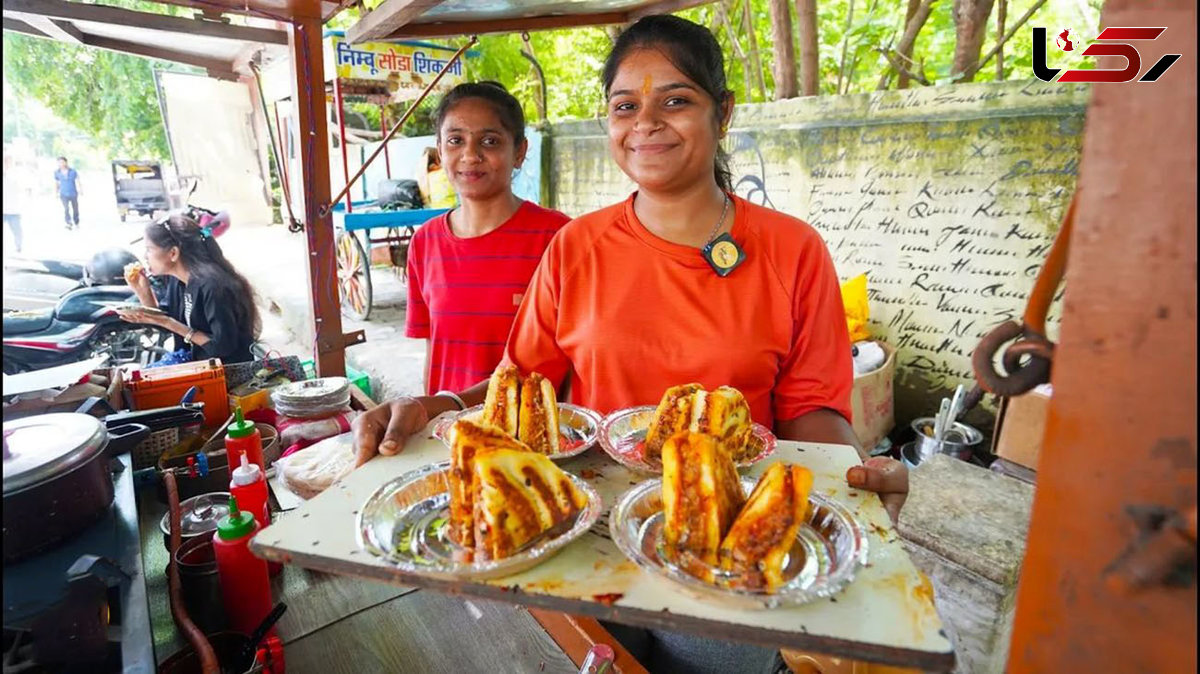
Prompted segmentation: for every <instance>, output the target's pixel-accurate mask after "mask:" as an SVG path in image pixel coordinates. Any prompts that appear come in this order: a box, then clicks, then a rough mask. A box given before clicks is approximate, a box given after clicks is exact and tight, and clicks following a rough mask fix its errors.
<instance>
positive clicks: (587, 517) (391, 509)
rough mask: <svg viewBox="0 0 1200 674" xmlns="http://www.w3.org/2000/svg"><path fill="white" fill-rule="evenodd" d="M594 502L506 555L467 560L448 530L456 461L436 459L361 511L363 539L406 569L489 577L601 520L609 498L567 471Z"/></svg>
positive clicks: (526, 562)
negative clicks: (563, 528) (561, 529)
mask: <svg viewBox="0 0 1200 674" xmlns="http://www.w3.org/2000/svg"><path fill="white" fill-rule="evenodd" d="M567 475H568V476H569V477H570V478H571V481H572V482H574V483H575V486H576V487H578V488H579V490H580V491H582V492H583V493H584V494H586V495H587V499H588V503H587V506H586V507H585V508H584V509H583V511H582V512H580V513H579V515H578V516H577V517H576V519H575V522H574V523H573V524H572V525H571V528H570V529H569V530H568V531H567V532H566V533H563V534H561V535H558V536H552V537H550V538H547V539H546V540H544V541H541V542H539V543H536V544H535V545H534V546H533V547H530V548H528V549H526V550H523V551H522V552H520V553H518V554H516V555H513V556H512V557H506V558H504V559H497V560H490V561H485V562H473V563H469V562H463V561H461V559H460V558H461V554H460V552H461V549H460V548H458V547H457V546H456V545H455V544H454V543H452V542H451V541H450V540H449V538H448V537H447V535H446V531H447V528H448V526H447V525H448V523H449V521H450V484H449V478H450V462H449V461H442V462H440V463H435V464H430V465H428V466H425V467H424V468H418V469H417V470H414V471H411V472H409V473H406V474H404V475H402V476H400V477H398V478H396V479H395V480H392V481H391V482H388V483H387V484H385V485H383V486H382V487H380V488H379V489H377V490H376V491H375V493H374V494H372V495H371V497H370V498H368V499H367V502H366V504H365V505H363V507H362V509H361V510H360V511H359V515H358V521H357V528H358V544H359V546H360V547H362V548H363V549H364V550H366V551H367V552H369V553H371V554H373V555H375V556H377V557H381V558H383V559H385V560H387V562H388V563H390V564H393V565H395V566H397V567H399V568H400V569H403V570H404V571H408V572H410V573H417V574H421V575H425V576H431V577H434V578H440V579H443V580H488V579H491V578H501V577H504V576H510V575H512V574H514V573H520V572H521V571H525V570H526V569H529V568H532V567H534V566H536V565H538V564H539V563H541V562H542V561H544V560H546V559H547V558H549V557H551V556H552V555H554V553H556V552H558V551H559V550H561V549H562V548H563V547H564V546H566V545H567V544H568V543H570V542H571V541H573V540H575V539H576V538H579V537H580V536H582V535H583V534H584V532H586V531H587V530H588V529H590V528H591V527H592V525H593V524H595V523H596V520H597V519H599V517H600V512H601V510H602V508H603V503H602V502H601V501H600V495H599V494H598V493H597V492H596V490H595V489H593V488H592V486H591V485H590V484H588V483H587V482H585V481H584V480H583V479H582V478H580V477H577V476H575V475H571V474H570V473H567Z"/></svg>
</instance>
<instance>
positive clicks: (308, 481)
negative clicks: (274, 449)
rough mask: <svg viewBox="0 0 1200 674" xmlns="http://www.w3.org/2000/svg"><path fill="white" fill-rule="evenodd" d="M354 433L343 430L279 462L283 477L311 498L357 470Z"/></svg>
mask: <svg viewBox="0 0 1200 674" xmlns="http://www.w3.org/2000/svg"><path fill="white" fill-rule="evenodd" d="M354 462H355V456H354V434H353V433H343V434H341V435H336V436H334V437H332V438H327V439H325V440H322V441H321V442H318V443H316V444H315V445H312V446H311V447H306V448H304V449H302V450H300V451H298V452H296V453H294V454H290V455H288V456H285V457H283V458H282V459H279V460H278V461H276V462H275V470H276V471H277V472H278V473H279V479H280V480H282V481H283V485H284V486H285V487H287V488H288V489H289V490H291V491H292V493H294V494H296V495H297V496H299V497H300V498H302V499H305V500H307V499H310V498H312V497H314V496H316V495H317V494H320V493H321V492H323V491H325V490H326V489H328V488H329V487H330V485H332V484H333V483H335V482H337V481H338V480H340V479H342V478H343V477H345V476H346V475H348V474H349V473H350V471H352V470H354Z"/></svg>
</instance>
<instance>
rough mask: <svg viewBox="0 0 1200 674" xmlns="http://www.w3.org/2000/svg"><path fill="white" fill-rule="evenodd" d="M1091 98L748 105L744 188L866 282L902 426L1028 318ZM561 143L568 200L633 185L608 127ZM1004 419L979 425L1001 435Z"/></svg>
mask: <svg viewBox="0 0 1200 674" xmlns="http://www.w3.org/2000/svg"><path fill="white" fill-rule="evenodd" d="M1088 91H1089V90H1088V88H1087V87H1086V86H1083V85H1060V84H1045V83H1042V82H1039V81H1032V82H1030V81H1021V82H1005V83H999V84H967V85H959V86H954V87H928V88H920V89H909V90H904V91H890V92H880V93H875V94H864V95H856V96H839V97H833V96H826V97H816V98H807V99H794V100H789V101H780V102H775V103H768V104H759V105H746V106H739V107H738V108H737V110H736V112H735V114H734V118H733V125H732V128H731V130H730V137H729V139H728V141H727V145H726V147H727V149H728V150H729V152H730V154H731V167H732V169H733V175H734V182H735V189H736V191H737V193H738V194H739V195H741V196H743V197H746V198H748V199H750V200H752V201H754V202H756V203H760V204H765V205H767V206H771V207H773V208H776V209H778V210H781V211H784V212H786V213H790V214H792V215H795V216H797V217H799V218H802V219H804V220H806V221H807V222H809V223H810V224H812V225H813V226H814V227H816V228H817V230H818V231H820V232H821V234H822V236H823V237H824V239H825V242H826V244H827V245H828V246H829V249H830V251H831V253H832V255H833V258H834V261H835V263H836V264H837V268H838V273H839V275H840V276H841V277H842V279H843V280H845V279H847V278H850V277H852V276H855V275H857V274H860V273H863V272H865V273H866V274H867V277H868V293H869V297H870V310H871V326H870V327H871V329H872V334H873V336H874V337H877V338H880V339H883V340H885V341H888V342H890V343H891V344H892V345H894V346H895V347H897V363H896V365H897V373H896V380H895V384H896V389H895V390H896V394H895V395H896V421H897V423H904V422H906V421H907V420H909V419H911V418H914V417H917V416H923V415H926V414H933V413H934V412H936V408H937V401H938V399H940V398H941V397H943V396H946V395H949V393H950V392H952V391H953V389H954V387H955V386H956V385H958V384H959V383H964V384H966V385H967V386H968V387H970V386H971V385H972V384H973V375H972V371H971V362H970V360H971V352H972V350H973V349H974V347H975V345H976V344H977V343H978V341H979V339H980V338H981V337H982V336H983V335H984V334H985V333H986V332H987V331H988V330H989V329H990V328H991V327H993V326H994V325H996V324H997V323H999V322H1002V321H1005V320H1009V319H1012V318H1017V319H1018V320H1019V317H1020V315H1021V312H1022V311H1023V309H1024V304H1025V298H1026V296H1027V294H1028V292H1029V291H1030V290H1031V289H1032V287H1033V281H1034V277H1035V276H1036V274H1037V270H1038V269H1039V267H1040V264H1041V262H1042V260H1043V259H1044V257H1045V255H1046V252H1047V251H1048V250H1049V247H1050V244H1051V243H1052V242H1053V240H1054V235H1055V233H1056V232H1057V230H1058V227H1059V225H1060V223H1061V220H1062V217H1063V214H1064V213H1065V211H1066V206H1067V204H1068V202H1069V200H1070V196H1071V192H1072V190H1073V189H1074V185H1075V180H1076V176H1077V174H1078V168H1079V154H1080V143H1081V139H1082V131H1083V121H1084V109H1085V106H1086V104H1087V98H1088ZM550 135H551V136H552V141H551V143H550V148H549V150H548V152H549V157H548V159H547V163H548V169H549V170H548V173H549V175H551V176H552V184H551V192H552V203H553V205H554V207H556V208H558V209H559V210H562V211H564V212H565V213H567V214H569V215H579V214H582V213H585V212H587V211H590V210H593V209H596V208H599V207H601V206H605V205H608V204H611V203H613V202H616V201H619V200H621V199H623V198H625V197H626V196H628V194H629V193H630V191H632V189H633V185H632V183H631V182H630V181H629V180H628V178H626V177H625V175H624V174H623V173H621V171H620V169H619V168H617V166H616V164H615V163H614V162H613V161H612V160H611V159H610V158H609V155H608V149H607V138H606V136H605V132H604V128H603V124H602V122H600V121H596V120H589V121H577V122H567V123H562V124H557V125H555V126H554V127H553V128H552V130H551V134H550ZM1056 313H1057V312H1056V311H1054V312H1052V316H1051V321H1050V324H1051V327H1050V330H1051V335H1052V336H1053V334H1054V331H1055V326H1056V324H1057V320H1056ZM985 405H990V401H989V402H988V403H985ZM990 412H991V410H990V407H985V408H984V409H981V410H979V411H977V413H976V414H975V415H973V416H970V417H968V421H970V422H971V423H974V424H977V425H979V426H980V427H981V429H983V430H985V431H990V428H991V427H990V418H989V417H990V416H991V414H990Z"/></svg>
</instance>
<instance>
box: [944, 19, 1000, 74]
mask: <svg viewBox="0 0 1200 674" xmlns="http://www.w3.org/2000/svg"><path fill="white" fill-rule="evenodd" d="M994 2H995V0H954V33H955V44H954V66H953V67H952V68H951V69H950V76H951V77H956V78H957V80H956V81H958V82H970V81H971V80H972V79H974V78H975V68H976V66H978V65H979V52H980V50H981V49H982V48H983V39H984V38H985V37H986V36H987V19H988V16H989V15H991V13H992V4H993V3H994Z"/></svg>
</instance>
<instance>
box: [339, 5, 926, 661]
mask: <svg viewBox="0 0 1200 674" xmlns="http://www.w3.org/2000/svg"><path fill="white" fill-rule="evenodd" d="M724 65H725V64H724V58H723V56H722V54H721V50H720V47H719V45H718V43H717V41H716V39H715V38H714V37H713V35H712V34H711V33H710V32H709V31H708V30H707V29H705V28H704V27H702V26H698V25H696V24H694V23H691V22H689V21H686V20H683V19H680V18H678V17H673V16H649V17H646V18H643V19H641V20H639V21H638V22H637V23H635V24H633V25H632V26H630V27H629V29H627V30H626V31H625V32H623V33H622V34H621V36H620V38H619V39H618V40H617V42H616V44H615V45H614V47H613V51H612V53H611V54H610V55H609V57H608V60H607V62H606V64H605V67H604V70H603V75H602V77H603V86H604V93H605V95H606V98H607V101H608V139H609V151H610V153H611V154H612V156H613V159H614V160H615V161H616V162H617V164H618V165H619V166H620V167H621V170H622V171H624V173H625V174H626V175H627V176H629V178H630V179H631V180H633V182H634V183H636V185H637V191H636V192H634V193H633V194H632V195H630V196H629V198H627V199H626V200H624V201H623V202H621V203H618V204H614V205H612V206H609V207H607V208H604V209H601V210H599V211H596V212H593V213H589V214H587V215H584V216H582V217H579V218H577V219H575V220H573V221H571V222H570V223H568V224H567V225H566V226H565V227H564V228H563V229H562V230H561V231H560V232H559V233H558V234H557V235H556V236H555V237H554V240H553V241H551V242H550V247H549V248H548V249H547V251H546V255H545V256H544V257H543V258H542V260H541V263H540V264H539V266H538V269H537V271H536V272H535V273H534V276H533V280H532V281H531V282H530V287H529V290H528V292H527V293H526V296H525V298H524V300H523V302H522V303H521V308H520V310H519V311H518V312H517V317H516V323H515V324H514V326H513V331H512V334H511V335H510V336H509V339H508V344H507V346H506V349H505V360H506V361H507V362H509V363H511V364H513V365H515V366H516V367H517V368H519V369H520V370H521V371H522V372H523V373H529V372H538V373H540V374H542V375H543V376H545V377H546V378H548V379H549V380H550V381H552V382H553V383H555V384H556V386H557V387H558V388H559V390H560V391H561V390H562V387H563V386H564V385H569V391H570V394H571V397H572V398H573V400H572V402H576V403H578V404H581V405H583V406H585V407H589V408H592V409H594V410H596V411H598V412H600V413H601V414H607V413H608V412H611V411H613V410H616V409H620V408H624V407H630V406H634V405H653V404H655V403H657V402H658V401H659V399H660V397H661V396H662V394H663V391H665V390H666V389H667V388H669V387H671V386H676V385H679V384H685V383H688V382H697V383H700V384H702V385H703V386H704V387H705V388H706V389H713V388H716V387H718V386H722V385H728V386H732V387H734V388H737V389H738V390H740V391H741V392H742V393H743V394H744V395H745V397H746V400H747V402H748V404H749V406H750V410H751V414H752V416H753V418H754V420H755V421H757V422H759V423H761V424H763V425H765V426H767V427H770V428H773V429H774V431H775V434H776V435H777V436H778V437H779V438H781V439H784V440H797V441H809V442H824V443H833V444H843V445H851V446H853V447H855V448H856V449H857V450H858V452H859V455H860V456H861V457H862V458H863V459H864V461H865V463H864V465H862V466H855V467H853V468H851V469H850V470H849V471H848V472H847V475H846V478H847V480H848V481H849V482H850V484H851V485H852V486H854V487H856V488H860V489H868V490H872V491H876V492H879V493H880V495H881V496H882V497H883V499H884V505H885V506H886V507H887V508H888V510H889V512H890V513H892V515H893V517H895V514H896V513H897V512H898V509H899V507H900V504H901V503H902V502H903V499H904V495H905V492H907V488H908V479H907V473H906V472H905V471H904V467H903V465H902V464H900V463H899V462H897V461H895V460H892V459H867V457H866V455H865V454H864V452H863V451H862V448H861V447H860V446H859V442H858V440H857V438H856V437H855V434H854V431H853V429H852V427H851V425H850V422H849V417H850V392H851V388H852V385H853V376H854V375H853V366H852V361H851V355H850V340H849V335H848V332H847V328H846V319H845V315H844V311H843V307H842V300H841V293H840V289H839V284H838V277H837V274H836V272H835V270H834V266H833V261H832V259H831V257H830V255H829V251H828V250H827V248H826V247H825V244H824V242H823V241H822V240H821V237H820V235H819V234H818V233H817V232H816V230H814V229H813V228H812V227H811V226H809V225H808V224H807V223H805V222H803V221H801V220H798V219H796V218H794V217H791V216H789V215H786V214H784V213H780V212H778V211H774V210H771V209H768V208H765V207H762V206H757V205H755V204H752V203H750V202H748V201H746V200H744V199H741V198H739V197H737V196H736V195H734V194H733V193H732V189H731V184H730V183H731V181H730V174H729V169H728V167H727V165H726V158H725V155H724V153H723V152H722V151H721V147H720V141H721V139H722V137H723V136H724V135H725V133H726V129H727V127H728V124H729V121H730V118H731V117H732V114H733V94H732V92H731V91H730V90H729V88H728V87H727V85H726V81H725V68H724ZM480 379H482V380H483V381H481V382H480V383H479V384H477V385H475V386H473V387H471V388H469V389H467V390H465V391H462V392H460V393H459V394H458V395H457V396H454V397H453V398H452V397H451V396H445V395H442V396H429V397H421V398H404V399H400V400H397V401H394V402H391V403H389V404H385V405H382V406H380V407H378V408H376V409H374V410H372V411H371V412H368V413H366V414H364V415H362V416H360V417H359V418H358V419H357V420H356V421H355V427H356V428H355V432H356V443H357V446H358V453H359V462H360V463H361V462H364V461H367V460H369V459H370V458H371V457H372V456H374V455H375V454H376V453H382V454H395V453H396V452H399V451H400V450H401V449H402V448H403V446H404V442H405V439H406V438H407V437H408V436H409V435H411V434H413V433H416V432H418V431H420V430H421V429H422V428H423V427H424V426H425V425H426V423H428V421H429V420H430V419H431V418H433V417H434V416H436V415H438V414H440V413H442V412H445V411H448V410H452V409H455V408H456V407H458V404H457V402H456V400H455V398H461V399H462V400H463V401H464V402H465V403H466V404H468V405H471V404H478V403H480V402H482V401H483V399H484V395H485V392H486V388H487V381H486V379H485V378H484V377H481V378H480ZM613 630H614V633H615V634H616V635H617V636H618V638H619V639H621V641H622V642H623V643H625V644H626V645H627V646H628V647H630V650H631V651H633V652H634V654H635V655H636V656H639V659H640V660H642V661H643V662H645V663H647V665H648V666H650V668H651V669H652V671H688V672H708V671H715V672H729V671H751V672H753V671H764V670H769V669H770V668H771V667H772V666H773V665H775V664H777V661H776V652H775V651H774V650H768V649H762V648H757V647H754V646H747V645H735V644H729V643H726V642H718V641H713V640H708V639H703V638H697V637H690V636H686V635H679V634H672V633H669V632H664V631H657V630H654V631H649V632H647V631H645V630H629V629H621V628H618V627H614V628H613Z"/></svg>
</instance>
